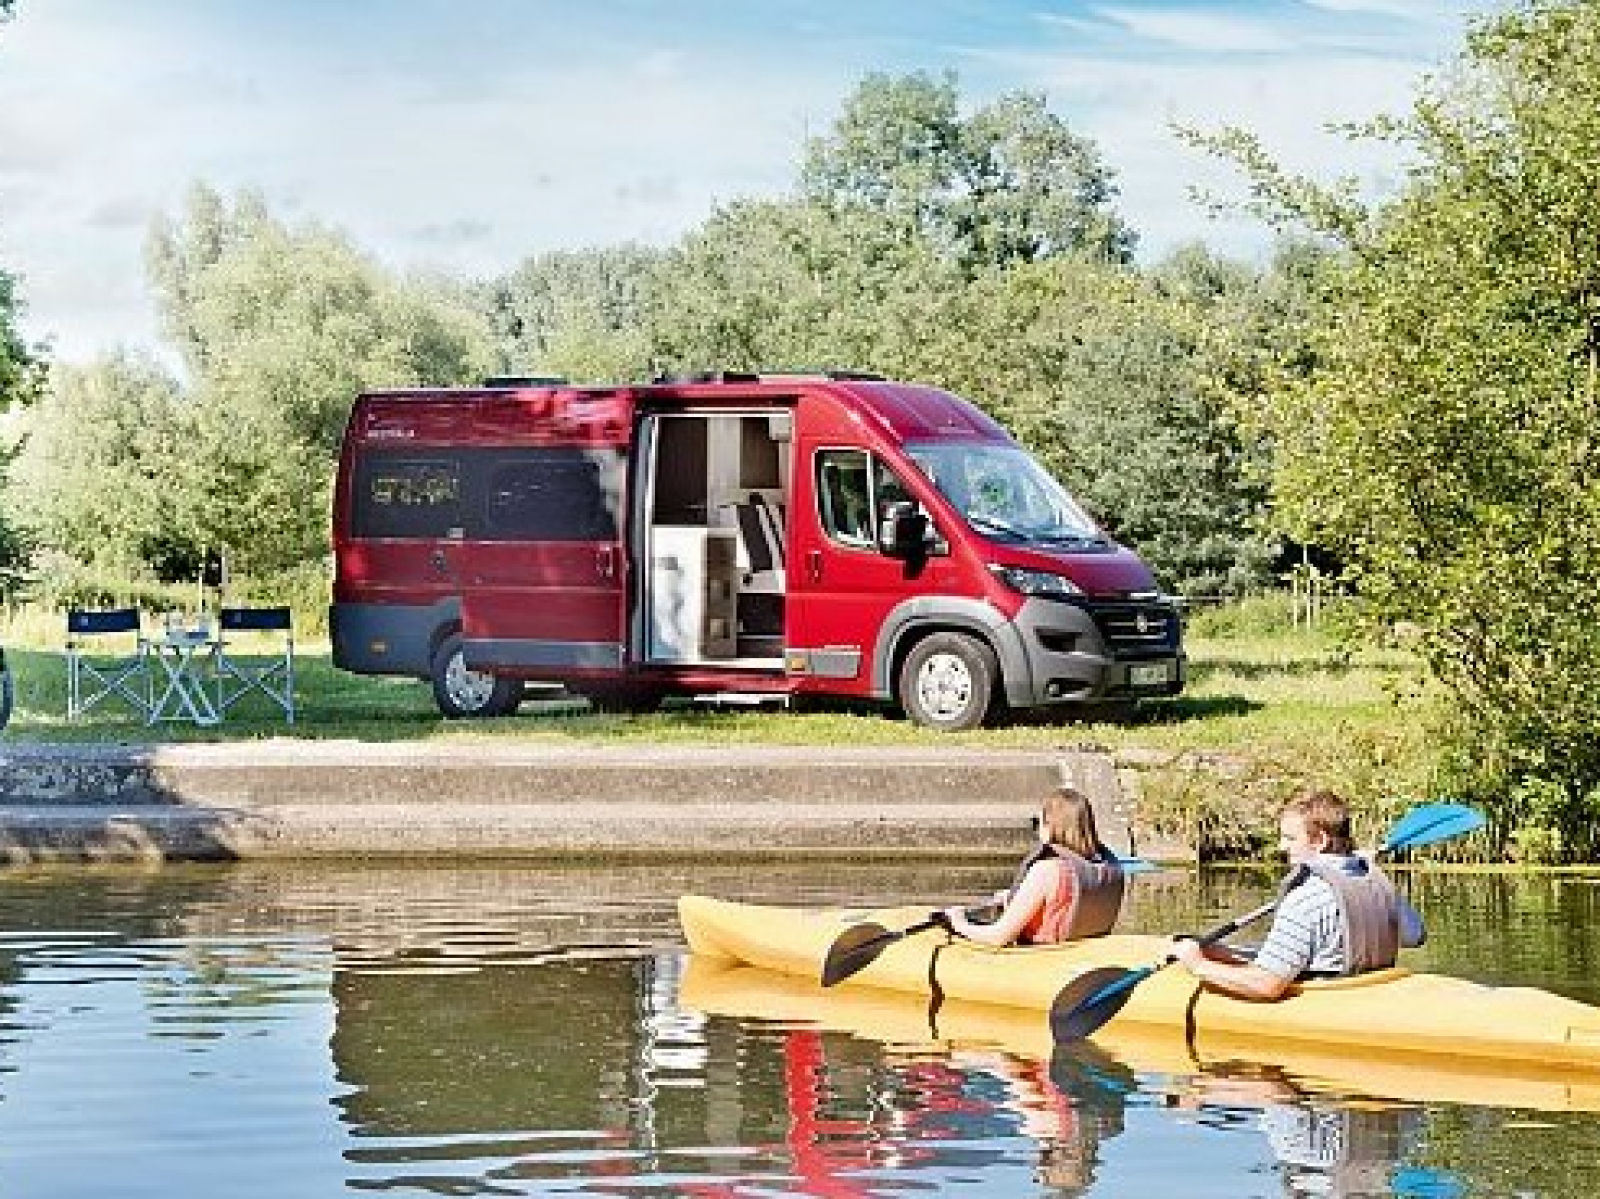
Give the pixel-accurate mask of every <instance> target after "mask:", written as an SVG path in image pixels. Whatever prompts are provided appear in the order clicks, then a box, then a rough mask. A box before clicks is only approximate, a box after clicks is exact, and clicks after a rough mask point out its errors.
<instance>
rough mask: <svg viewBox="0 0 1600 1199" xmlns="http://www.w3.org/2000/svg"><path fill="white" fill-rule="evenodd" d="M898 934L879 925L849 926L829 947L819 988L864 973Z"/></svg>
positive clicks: (823, 962) (897, 938) (898, 937)
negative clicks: (857, 973) (861, 971)
mask: <svg viewBox="0 0 1600 1199" xmlns="http://www.w3.org/2000/svg"><path fill="white" fill-rule="evenodd" d="M900 935H901V934H899V933H896V932H890V931H889V930H888V929H886V928H884V927H883V925H881V924H872V923H867V924H852V925H851V926H850V927H849V928H847V929H845V930H844V932H842V933H840V934H839V935H838V936H837V937H835V938H834V939H833V944H832V945H830V946H828V956H827V957H826V958H824V959H823V961H822V985H823V986H825V987H831V986H833V984H834V983H842V982H843V981H844V980H845V979H847V978H849V977H850V976H851V975H852V974H855V973H856V972H857V971H860V970H865V969H866V968H867V967H868V966H870V965H872V963H873V962H874V961H875V960H877V957H878V955H879V954H880V953H882V952H883V951H884V950H885V949H887V948H888V947H889V946H890V945H892V944H894V943H895V942H896V941H898V940H899V939H900Z"/></svg>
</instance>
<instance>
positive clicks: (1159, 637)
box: [1089, 603, 1178, 657]
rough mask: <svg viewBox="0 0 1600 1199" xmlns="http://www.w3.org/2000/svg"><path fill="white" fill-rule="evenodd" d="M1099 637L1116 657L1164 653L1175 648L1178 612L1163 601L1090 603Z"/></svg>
mask: <svg viewBox="0 0 1600 1199" xmlns="http://www.w3.org/2000/svg"><path fill="white" fill-rule="evenodd" d="M1089 614H1090V615H1091V616H1093V617H1094V623H1095V626H1096V627H1097V628H1099V630H1100V636H1102V637H1103V638H1105V641H1106V644H1107V645H1108V646H1109V647H1110V648H1111V651H1112V652H1113V653H1115V654H1116V655H1117V656H1118V657H1140V656H1143V655H1147V654H1158V653H1167V652H1171V651H1174V650H1176V649H1177V648H1178V613H1177V611H1176V610H1175V609H1173V608H1171V607H1169V606H1168V605H1166V604H1137V603H1129V604H1116V603H1112V604H1103V603H1102V604H1094V605H1093V606H1091V607H1090V608H1089Z"/></svg>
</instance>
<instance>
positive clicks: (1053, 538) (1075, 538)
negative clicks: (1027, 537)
mask: <svg viewBox="0 0 1600 1199" xmlns="http://www.w3.org/2000/svg"><path fill="white" fill-rule="evenodd" d="M1034 540H1035V541H1044V542H1053V543H1056V544H1067V545H1110V544H1111V538H1109V537H1107V536H1106V535H1105V534H1104V533H1035V534H1034Z"/></svg>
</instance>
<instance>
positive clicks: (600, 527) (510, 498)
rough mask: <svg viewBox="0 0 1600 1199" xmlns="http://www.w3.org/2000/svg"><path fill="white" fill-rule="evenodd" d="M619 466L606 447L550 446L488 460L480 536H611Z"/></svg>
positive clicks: (500, 538)
mask: <svg viewBox="0 0 1600 1199" xmlns="http://www.w3.org/2000/svg"><path fill="white" fill-rule="evenodd" d="M621 474H622V472H621V466H620V463H619V462H617V461H616V460H615V455H614V454H608V453H606V452H604V451H590V450H580V449H569V448H566V447H552V448H540V449H528V450H522V451H519V452H518V453H517V454H516V455H515V456H514V457H509V456H508V457H500V458H498V459H496V460H495V461H493V462H491V463H489V464H488V478H487V480H486V486H485V487H484V496H485V521H484V529H483V536H484V538H485V539H487V540H490V541H523V540H526V541H609V540H612V539H614V538H615V537H616V536H617V528H618V519H617V514H618V511H619V504H620V502H621V501H620V494H619V492H620V481H621Z"/></svg>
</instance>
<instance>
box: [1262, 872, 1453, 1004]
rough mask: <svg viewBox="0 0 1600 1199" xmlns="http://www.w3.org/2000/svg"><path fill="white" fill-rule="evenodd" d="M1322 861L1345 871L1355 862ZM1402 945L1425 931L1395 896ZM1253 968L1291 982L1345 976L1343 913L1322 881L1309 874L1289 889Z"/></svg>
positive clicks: (1416, 942)
mask: <svg viewBox="0 0 1600 1199" xmlns="http://www.w3.org/2000/svg"><path fill="white" fill-rule="evenodd" d="M1320 860H1322V861H1325V862H1333V863H1336V864H1339V865H1341V866H1342V867H1345V868H1347V869H1350V868H1354V866H1355V865H1356V864H1357V863H1358V861H1359V860H1358V859H1356V858H1354V857H1345V856H1341V855H1338V854H1323V855H1321V858H1320ZM1395 901H1396V903H1397V904H1398V905H1399V909H1398V916H1399V920H1400V930H1399V931H1400V944H1401V945H1403V946H1414V945H1421V944H1422V942H1423V938H1424V937H1425V936H1426V931H1425V930H1424V928H1423V925H1422V917H1421V916H1419V915H1418V914H1417V911H1416V909H1415V908H1413V907H1412V906H1411V905H1410V904H1409V903H1407V902H1406V901H1405V900H1404V899H1402V898H1400V897H1399V896H1396V897H1395ZM1251 960H1252V961H1253V962H1254V963H1255V964H1256V965H1257V966H1260V967H1261V968H1262V969H1263V970H1266V971H1268V972H1269V973H1271V974H1276V975H1277V976H1278V977H1279V978H1288V979H1295V978H1299V977H1300V976H1301V975H1302V974H1304V973H1306V972H1307V971H1310V972H1312V973H1315V974H1343V973H1344V971H1345V943H1344V913H1343V912H1342V911H1340V909H1339V897H1338V896H1337V895H1335V894H1334V891H1333V887H1332V885H1331V884H1329V882H1328V881H1327V880H1326V879H1324V878H1319V877H1318V876H1317V875H1315V874H1308V875H1307V876H1306V880H1305V881H1304V882H1303V883H1301V884H1300V885H1299V886H1297V887H1294V888H1292V889H1291V890H1290V891H1289V893H1288V894H1287V895H1285V896H1284V897H1283V902H1282V903H1280V904H1279V905H1278V914H1277V916H1276V917H1275V918H1274V919H1273V921H1272V928H1271V929H1270V930H1269V931H1268V933H1267V939H1266V940H1265V941H1263V942H1262V943H1261V948H1260V949H1259V950H1257V951H1256V955H1255V957H1254V958H1252V959H1251Z"/></svg>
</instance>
